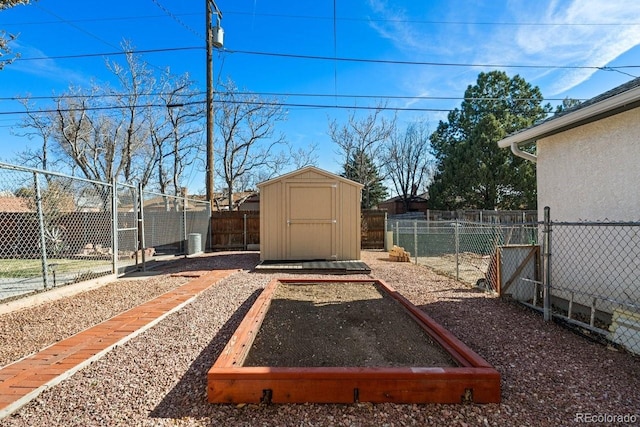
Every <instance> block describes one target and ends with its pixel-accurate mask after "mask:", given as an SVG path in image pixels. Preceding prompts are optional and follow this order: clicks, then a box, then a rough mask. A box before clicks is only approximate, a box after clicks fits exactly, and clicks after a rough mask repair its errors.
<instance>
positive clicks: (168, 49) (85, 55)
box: [15, 46, 204, 61]
mask: <svg viewBox="0 0 640 427" xmlns="http://www.w3.org/2000/svg"><path fill="white" fill-rule="evenodd" d="M203 49H204V47H203V46H185V47H166V48H160V49H133V50H123V51H118V52H101V53H81V54H76V55H56V56H40V57H37V56H34V57H27V58H24V57H20V58H15V61H44V60H51V59H78V58H95V57H101V56H120V55H129V54H144V53H161V52H178V51H186V50H203Z"/></svg>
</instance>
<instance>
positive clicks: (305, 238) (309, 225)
mask: <svg viewBox="0 0 640 427" xmlns="http://www.w3.org/2000/svg"><path fill="white" fill-rule="evenodd" d="M336 187H337V185H336V184H332V183H322V184H312V183H287V185H286V202H285V203H286V210H285V212H286V215H287V226H286V239H285V241H286V242H287V247H286V256H287V259H290V260H298V259H301V260H302V259H306V260H309V259H327V260H328V259H336V258H337V254H336Z"/></svg>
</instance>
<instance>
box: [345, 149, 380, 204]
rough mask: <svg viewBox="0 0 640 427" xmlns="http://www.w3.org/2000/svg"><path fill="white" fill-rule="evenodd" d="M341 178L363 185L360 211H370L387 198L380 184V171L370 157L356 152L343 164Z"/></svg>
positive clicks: (359, 151)
mask: <svg viewBox="0 0 640 427" xmlns="http://www.w3.org/2000/svg"><path fill="white" fill-rule="evenodd" d="M341 176H342V177H344V178H347V179H350V180H352V181H356V182H359V183H361V184H363V185H364V187H363V189H362V201H361V203H360V206H361V208H362V209H371V208H373V207H374V206H376V205H377V204H378V203H380V202H381V201H383V200H384V199H385V198H386V197H387V189H386V187H385V186H384V184H383V183H382V181H383V178H382V177H381V176H380V171H379V170H378V167H377V166H376V165H375V163H374V162H373V160H372V159H371V157H370V156H368V155H367V153H365V152H364V151H361V150H356V151H354V152H353V154H352V156H351V157H349V159H347V162H346V163H345V164H344V172H343V173H342V174H341Z"/></svg>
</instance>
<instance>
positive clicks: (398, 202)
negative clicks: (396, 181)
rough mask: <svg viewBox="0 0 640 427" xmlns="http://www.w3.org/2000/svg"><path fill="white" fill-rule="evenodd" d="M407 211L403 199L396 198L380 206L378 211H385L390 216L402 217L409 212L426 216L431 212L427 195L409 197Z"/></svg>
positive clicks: (381, 203)
mask: <svg viewBox="0 0 640 427" xmlns="http://www.w3.org/2000/svg"><path fill="white" fill-rule="evenodd" d="M407 205H408V206H407V208H406V209H405V205H404V203H403V201H402V197H400V196H396V197H392V198H391V199H387V200H385V201H383V202H380V203H379V204H378V209H384V210H386V211H387V213H388V214H389V215H401V214H406V213H409V212H422V213H424V214H425V215H426V213H427V211H428V210H429V205H428V199H427V193H424V194H418V195H412V196H409V201H408V204H407Z"/></svg>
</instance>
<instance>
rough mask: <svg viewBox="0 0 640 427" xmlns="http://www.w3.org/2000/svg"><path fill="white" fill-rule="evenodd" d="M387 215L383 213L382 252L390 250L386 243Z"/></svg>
mask: <svg viewBox="0 0 640 427" xmlns="http://www.w3.org/2000/svg"><path fill="white" fill-rule="evenodd" d="M387 226H388V225H387V213H386V212H385V213H384V236H382V247H383V248H384V250H385V251H386V250H388V249H390V245H389V242H387Z"/></svg>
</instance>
